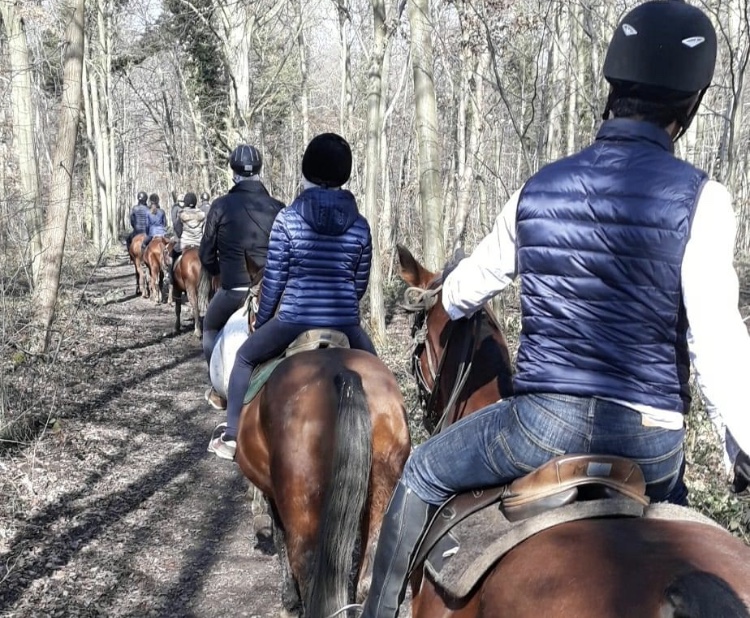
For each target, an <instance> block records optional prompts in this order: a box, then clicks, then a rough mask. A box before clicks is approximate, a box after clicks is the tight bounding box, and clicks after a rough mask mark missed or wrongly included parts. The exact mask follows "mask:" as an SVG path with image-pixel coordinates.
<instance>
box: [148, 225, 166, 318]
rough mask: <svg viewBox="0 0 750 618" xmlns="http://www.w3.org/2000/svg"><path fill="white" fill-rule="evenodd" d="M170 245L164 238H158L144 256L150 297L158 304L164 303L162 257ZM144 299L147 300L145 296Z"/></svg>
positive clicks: (152, 240)
mask: <svg viewBox="0 0 750 618" xmlns="http://www.w3.org/2000/svg"><path fill="white" fill-rule="evenodd" d="M167 244H168V241H167V239H166V238H164V237H163V236H156V237H155V238H152V239H151V242H150V243H148V246H147V247H146V251H145V253H144V254H143V263H144V264H145V265H146V268H147V270H148V277H147V280H148V285H149V290H150V297H151V300H153V301H154V302H155V303H156V304H159V303H161V301H162V287H163V286H164V271H163V264H164V262H163V259H162V255H163V252H164V247H165V246H166V245H167ZM144 298H147V296H146V295H144Z"/></svg>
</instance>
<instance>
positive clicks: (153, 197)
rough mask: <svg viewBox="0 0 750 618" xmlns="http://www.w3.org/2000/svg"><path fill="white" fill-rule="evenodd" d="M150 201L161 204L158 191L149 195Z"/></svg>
mask: <svg viewBox="0 0 750 618" xmlns="http://www.w3.org/2000/svg"><path fill="white" fill-rule="evenodd" d="M144 195H145V194H144ZM148 201H149V202H151V203H152V204H156V205H157V206H158V205H159V194H158V193H152V194H151V195H149V196H148Z"/></svg>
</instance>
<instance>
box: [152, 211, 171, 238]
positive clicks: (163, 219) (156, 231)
mask: <svg viewBox="0 0 750 618" xmlns="http://www.w3.org/2000/svg"><path fill="white" fill-rule="evenodd" d="M166 233H167V215H166V214H164V211H163V210H162V209H161V208H157V209H156V212H154V213H151V212H149V213H148V235H149V238H154V237H156V236H164V235H165V234H166Z"/></svg>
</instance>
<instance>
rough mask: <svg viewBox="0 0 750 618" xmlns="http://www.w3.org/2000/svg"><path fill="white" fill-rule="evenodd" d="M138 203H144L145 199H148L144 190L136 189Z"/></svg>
mask: <svg viewBox="0 0 750 618" xmlns="http://www.w3.org/2000/svg"><path fill="white" fill-rule="evenodd" d="M137 197H138V203H139V204H145V203H146V200H147V199H148V195H146V192H145V191H138V196H137Z"/></svg>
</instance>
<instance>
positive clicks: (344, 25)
mask: <svg viewBox="0 0 750 618" xmlns="http://www.w3.org/2000/svg"><path fill="white" fill-rule="evenodd" d="M334 3H335V4H336V9H337V11H338V16H339V39H340V42H341V100H340V108H339V131H340V132H341V135H343V136H344V137H347V138H351V136H350V135H349V130H350V125H351V121H352V116H353V114H354V98H353V95H352V66H351V63H352V60H351V43H350V42H349V32H350V30H351V14H350V6H349V0H334Z"/></svg>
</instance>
